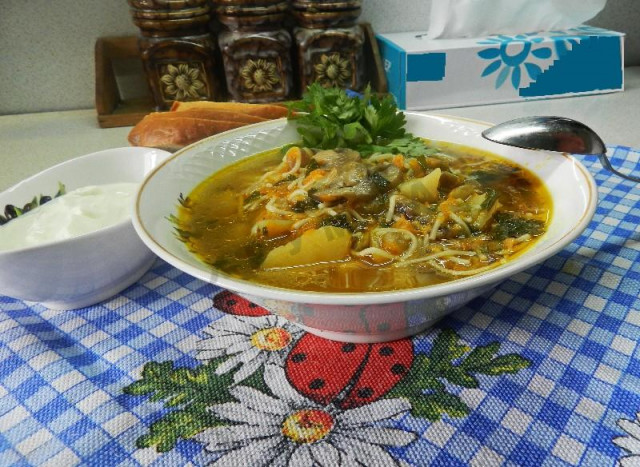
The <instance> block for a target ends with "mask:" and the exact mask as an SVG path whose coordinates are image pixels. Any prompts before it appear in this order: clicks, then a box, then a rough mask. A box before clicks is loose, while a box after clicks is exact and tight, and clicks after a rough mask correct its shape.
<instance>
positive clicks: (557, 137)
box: [482, 117, 640, 182]
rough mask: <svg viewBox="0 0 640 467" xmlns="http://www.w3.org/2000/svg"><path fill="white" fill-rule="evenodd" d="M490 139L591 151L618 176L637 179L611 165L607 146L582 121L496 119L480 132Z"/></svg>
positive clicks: (532, 146)
mask: <svg viewBox="0 0 640 467" xmlns="http://www.w3.org/2000/svg"><path fill="white" fill-rule="evenodd" d="M482 136H483V137H484V138H486V139H488V140H490V141H494V142H496V143H500V144H506V145H508V146H516V147H519V148H526V149H543V150H546V151H557V152H567V153H571V154H591V155H596V156H598V159H599V160H600V163H601V164H602V166H603V167H604V168H605V169H607V170H609V171H610V172H613V173H614V174H616V175H618V176H619V177H622V178H625V179H627V180H631V181H634V182H640V177H634V176H632V175H627V174H624V173H622V172H619V171H618V170H616V169H614V168H613V167H612V166H611V162H609V159H608V158H607V148H606V146H605V144H604V142H603V141H602V139H600V137H599V136H598V135H597V134H596V132H595V131H593V130H592V129H591V128H589V127H588V126H586V125H585V124H584V123H580V122H578V121H576V120H572V119H570V118H565V117H524V118H517V119H515V120H509V121H507V122H504V123H500V124H498V125H495V126H493V127H491V128H488V129H486V130H484V131H483V132H482Z"/></svg>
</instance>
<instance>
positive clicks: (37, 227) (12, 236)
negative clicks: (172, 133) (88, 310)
mask: <svg viewBox="0 0 640 467" xmlns="http://www.w3.org/2000/svg"><path fill="white" fill-rule="evenodd" d="M169 154H170V153H168V152H166V151H161V150H158V149H150V148H128V147H123V148H112V149H106V150H103V151H98V152H94V153H91V154H86V155H83V156H79V157H76V158H73V159H70V160H68V161H65V162H62V163H60V164H57V165H55V166H53V167H50V168H48V169H46V170H43V171H42V172H40V173H37V174H35V175H33V176H31V177H29V178H27V179H25V180H23V181H21V182H19V183H18V184H16V185H14V186H13V187H11V188H9V189H7V190H5V191H3V192H2V193H0V206H1V207H2V212H1V213H0V216H2V217H1V218H0V295H6V296H8V297H12V298H15V299H20V300H23V301H27V302H38V303H41V304H43V305H44V306H46V307H47V308H51V309H76V308H83V307H86V306H89V305H92V304H95V303H98V302H100V301H103V300H106V299H108V298H109V297H112V296H113V295H115V294H117V293H118V292H120V291H121V290H123V289H125V288H126V287H128V286H130V285H131V284H133V283H134V282H135V281H137V280H138V279H139V278H140V277H141V276H142V275H143V274H144V273H145V272H146V271H147V270H148V269H149V268H150V267H151V265H152V264H153V262H154V261H155V259H156V256H155V255H154V254H153V252H152V251H151V250H149V249H148V248H147V247H146V246H145V244H144V243H143V242H142V241H141V240H140V238H139V237H138V235H137V234H136V232H135V230H134V229H133V225H132V224H131V206H132V204H133V199H134V197H135V195H136V193H137V191H138V187H139V185H140V182H141V181H142V180H143V178H144V177H145V175H146V174H147V173H149V172H150V171H151V169H153V168H154V167H156V166H157V165H158V164H159V163H160V162H161V161H163V160H164V159H165V158H166V157H167V156H168V155H169Z"/></svg>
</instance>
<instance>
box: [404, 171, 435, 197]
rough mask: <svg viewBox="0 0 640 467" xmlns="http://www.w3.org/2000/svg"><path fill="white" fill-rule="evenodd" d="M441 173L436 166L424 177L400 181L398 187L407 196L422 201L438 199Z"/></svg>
mask: <svg viewBox="0 0 640 467" xmlns="http://www.w3.org/2000/svg"><path fill="white" fill-rule="evenodd" d="M441 174H442V171H441V170H440V168H437V169H435V170H433V171H432V172H429V174H427V175H425V176H424V177H421V178H415V179H413V180H409V181H407V182H404V183H401V184H400V186H398V189H399V190H400V192H401V193H402V194H403V195H405V196H406V197H408V198H411V199H415V200H417V201H420V202H423V203H424V202H427V203H432V202H434V201H437V200H438V183H439V182H440V175H441Z"/></svg>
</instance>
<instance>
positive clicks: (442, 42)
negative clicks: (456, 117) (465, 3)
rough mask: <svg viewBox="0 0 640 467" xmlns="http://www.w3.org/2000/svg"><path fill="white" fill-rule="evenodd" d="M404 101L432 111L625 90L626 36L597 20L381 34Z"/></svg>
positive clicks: (391, 78) (391, 83) (390, 77)
mask: <svg viewBox="0 0 640 467" xmlns="http://www.w3.org/2000/svg"><path fill="white" fill-rule="evenodd" d="M376 37H377V40H378V45H379V48H380V53H381V55H382V59H383V63H384V69H385V73H386V76H387V82H388V87H389V92H390V93H391V94H393V96H394V97H395V99H396V101H397V104H398V107H400V108H401V109H405V110H427V109H438V108H447V107H462V106H471V105H481V104H491V103H498V102H513V101H524V100H529V99H543V98H552V97H566V96H576V95H583V94H600V93H606V92H614V91H622V90H623V89H624V70H623V68H624V53H623V46H624V34H622V33H619V32H614V31H609V30H606V29H601V28H594V27H590V26H580V27H577V28H573V29H568V30H565V31H550V32H544V33H535V34H517V35H494V36H488V37H482V38H473V39H427V36H426V34H421V33H417V32H413V33H410V32H403V33H391V34H377V35H376Z"/></svg>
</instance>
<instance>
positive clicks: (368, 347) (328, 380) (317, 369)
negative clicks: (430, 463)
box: [285, 334, 413, 408]
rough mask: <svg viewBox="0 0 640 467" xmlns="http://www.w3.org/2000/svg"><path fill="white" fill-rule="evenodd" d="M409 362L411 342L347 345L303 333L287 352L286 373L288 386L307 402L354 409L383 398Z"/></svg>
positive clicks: (411, 354) (411, 352)
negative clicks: (306, 399) (308, 400)
mask: <svg viewBox="0 0 640 467" xmlns="http://www.w3.org/2000/svg"><path fill="white" fill-rule="evenodd" d="M412 363H413V344H412V341H411V340H410V339H404V340H399V341H395V342H385V343H379V344H350V343H344V342H334V341H328V340H325V339H323V338H321V337H318V336H315V335H313V334H305V335H304V336H303V337H302V338H300V340H298V342H297V343H296V345H295V347H294V348H293V349H292V350H291V352H290V353H289V356H288V358H287V361H286V363H285V370H286V375H287V378H288V379H289V381H290V382H291V384H292V385H293V386H294V387H295V388H296V389H297V390H298V391H299V392H301V393H302V394H304V395H305V396H306V397H308V398H309V399H311V400H313V401H315V402H317V403H319V404H323V405H327V404H329V403H331V402H333V403H335V404H336V405H338V406H339V407H342V408H353V407H359V406H361V405H365V404H369V403H371V402H373V401H375V400H378V399H380V398H381V397H382V396H384V395H385V394H386V393H387V392H389V391H390V390H391V389H392V388H393V387H394V386H395V385H396V384H397V383H398V382H399V381H400V380H401V379H402V378H403V377H404V376H405V375H406V374H407V372H408V371H409V369H410V368H411V364H412Z"/></svg>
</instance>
